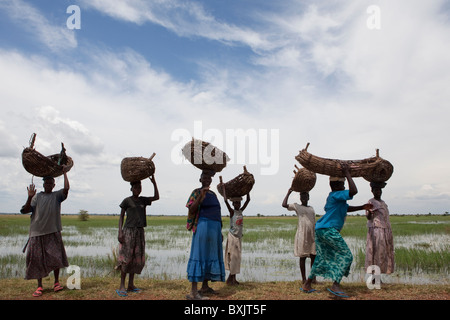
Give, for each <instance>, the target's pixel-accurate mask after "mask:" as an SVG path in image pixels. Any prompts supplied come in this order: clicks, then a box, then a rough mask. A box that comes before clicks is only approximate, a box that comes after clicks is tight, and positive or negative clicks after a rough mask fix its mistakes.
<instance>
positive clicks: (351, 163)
mask: <svg viewBox="0 0 450 320" xmlns="http://www.w3.org/2000/svg"><path fill="white" fill-rule="evenodd" d="M308 146H309V143H308V144H307V145H306V148H305V149H303V150H301V151H300V153H299V154H298V155H297V156H296V157H295V159H297V161H298V162H300V164H301V165H302V166H303V167H305V168H306V169H308V170H310V171H313V172H315V173H320V174H324V175H328V176H332V177H345V175H344V173H343V171H342V166H341V164H342V163H346V164H347V165H348V167H349V171H350V175H351V176H352V177H367V178H368V179H375V180H380V179H384V180H383V181H386V180H388V179H389V178H390V177H391V175H392V173H393V170H394V168H393V166H392V165H391V164H390V162H389V161H387V160H384V159H382V158H381V157H380V156H379V154H378V152H379V151H378V149H377V155H376V156H375V157H371V158H367V159H363V160H338V159H327V158H321V157H317V156H315V155H313V154H311V153H309V152H308V151H307V149H308ZM375 180H370V181H375Z"/></svg>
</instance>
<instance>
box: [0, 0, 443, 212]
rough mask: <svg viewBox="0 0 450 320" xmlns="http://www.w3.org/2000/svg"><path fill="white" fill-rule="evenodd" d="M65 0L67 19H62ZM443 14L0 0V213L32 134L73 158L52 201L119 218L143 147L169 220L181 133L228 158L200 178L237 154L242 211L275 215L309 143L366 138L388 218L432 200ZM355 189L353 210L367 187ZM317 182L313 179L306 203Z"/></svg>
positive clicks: (391, 7)
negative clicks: (380, 172)
mask: <svg viewBox="0 0 450 320" xmlns="http://www.w3.org/2000/svg"><path fill="white" fill-rule="evenodd" d="M70 5H76V6H78V7H79V8H80V18H81V29H74V30H70V29H68V28H67V26H66V21H67V19H68V18H69V17H70V16H71V14H68V13H66V9H67V8H68V7H69V6H70ZM371 6H375V8H377V9H378V10H379V15H377V16H376V17H377V18H379V20H377V21H379V25H377V26H378V27H379V28H372V27H373V24H372V25H370V23H373V21H375V20H371V19H372V18H373V17H374V16H373V11H370V10H369V11H368V9H369V8H370V7H371ZM449 12H450V11H449V6H448V2H446V1H443V0H433V1H403V0H401V1H400V0H399V1H361V0H354V1H343V0H342V1H338V0H336V1H320V2H319V1H276V2H275V1H256V0H253V1H250V0H249V1H247V0H240V1H238V0H233V1H218V0H213V1H210V0H209V1H179V0H160V1H142V0H133V1H118V0H116V1H106V0H96V1H88V0H85V1H75V0H73V1H25V0H17V1H7V0H0V70H2V72H1V73H0V84H1V85H0V97H1V98H2V111H3V112H2V114H3V117H2V118H1V119H0V138H1V139H0V170H1V173H2V179H1V182H0V203H1V205H0V212H17V211H18V209H19V208H20V206H21V205H22V204H23V202H24V201H25V200H26V186H27V185H28V184H29V183H30V182H31V176H30V174H28V173H27V172H26V171H25V170H24V169H23V167H22V165H21V152H22V150H23V148H24V147H26V146H27V145H28V140H29V138H30V136H31V134H32V133H33V132H35V133H37V140H36V149H37V150H38V151H40V152H41V153H44V154H53V153H56V152H58V151H59V146H60V142H64V144H65V146H66V148H67V152H68V154H69V155H70V156H71V157H72V158H73V159H74V161H75V166H74V168H73V169H72V170H71V171H70V173H69V178H70V182H71V193H70V197H69V199H68V200H67V201H66V202H65V203H64V205H63V212H65V213H77V212H78V211H79V210H80V209H84V210H88V211H89V212H92V213H118V212H119V210H118V209H119V207H118V204H119V203H120V202H121V200H122V199H123V198H125V197H126V196H128V195H129V194H130V191H129V186H128V184H127V183H126V182H124V181H123V180H122V179H121V176H120V161H121V159H122V158H124V157H127V156H150V155H151V154H152V153H153V152H156V154H157V156H156V157H155V159H154V160H155V164H156V168H157V171H156V179H157V182H158V186H159V188H160V193H161V200H160V201H158V202H157V203H155V204H154V205H153V206H152V207H151V208H150V209H149V213H150V214H152V213H155V214H184V213H185V211H186V210H185V209H184V204H185V202H186V199H187V197H188V196H189V194H190V192H191V191H192V189H194V188H195V187H197V186H198V176H199V173H200V172H199V171H198V170H197V169H196V168H194V167H193V166H192V165H191V164H189V163H187V162H186V161H184V162H183V161H181V159H182V158H180V155H179V152H178V150H179V149H180V146H182V145H183V143H184V142H185V140H186V139H187V137H188V136H192V135H194V136H196V137H197V138H200V139H201V138H204V140H209V141H211V142H213V143H215V144H216V145H218V146H220V147H222V148H223V149H225V151H226V152H227V153H228V154H230V156H231V162H230V163H229V164H228V166H227V168H226V169H225V170H224V171H223V172H221V173H220V174H218V175H216V178H214V181H213V190H215V185H216V184H217V183H218V182H219V181H218V176H219V175H222V176H223V178H224V180H225V181H227V180H230V179H232V178H233V177H235V176H236V175H238V174H239V173H241V172H242V166H243V165H244V164H245V165H247V168H248V169H249V171H250V172H252V173H253V174H254V175H255V179H256V184H255V187H254V190H253V192H252V202H251V204H250V205H249V207H248V209H247V211H248V212H247V214H252V215H256V214H257V213H261V214H265V215H278V214H283V213H288V212H285V211H284V209H283V208H282V207H281V202H282V200H283V198H284V196H285V194H286V192H287V189H288V188H289V186H290V182H291V180H292V177H293V173H292V170H293V169H294V164H297V165H298V163H297V162H296V160H295V159H294V157H295V155H297V154H298V152H299V150H300V149H302V148H303V147H304V146H305V145H306V143H308V142H310V143H311V145H310V147H309V149H308V150H309V151H310V152H311V153H314V154H316V155H319V156H323V157H327V158H338V159H362V158H367V157H369V156H372V155H374V154H375V149H377V148H379V149H380V154H381V156H382V157H384V158H385V159H387V160H389V161H391V162H392V164H393V165H394V168H395V169H394V175H393V176H392V178H391V179H390V180H389V181H388V186H387V187H386V189H385V190H384V194H383V198H384V199H385V200H386V202H387V203H388V205H389V207H390V209H391V212H392V213H425V214H426V213H428V212H432V213H444V212H446V211H449V209H450V182H449V181H450V169H449V165H448V159H449V158H450V149H449V148H448V146H447V145H448V142H447V140H448V132H447V131H448V130H447V129H446V128H447V126H448V119H449V118H450V111H449V109H450V108H449V107H448V101H449V100H450V99H449V98H450V93H449V91H448V84H449V83H450V72H449V70H450V61H449V59H448V53H449V51H450V39H449V37H448V34H449V31H450V19H449ZM233 134H234V137H237V136H240V137H242V136H243V137H244V138H245V139H244V141H245V142H246V143H247V144H246V145H245V150H241V149H239V147H238V146H237V145H236V144H234V145H233V144H232V143H231V142H232V141H230V140H232V138H233ZM226 147H229V149H226ZM251 156H253V158H251ZM180 162H182V163H180ZM34 181H35V183H36V185H37V186H38V188H41V185H40V181H39V179H37V178H35V179H34ZM356 183H357V186H358V188H359V191H360V192H359V193H358V195H357V196H355V198H354V200H353V201H352V204H355V205H356V204H362V203H365V202H366V201H367V200H368V199H369V198H371V196H372V195H371V193H370V190H369V187H368V183H367V182H366V181H365V180H363V179H362V178H357V179H356ZM58 186H62V180H61V179H58V180H57V187H58ZM328 192H329V187H328V180H327V177H325V176H319V177H318V180H317V184H316V187H315V188H314V189H313V190H312V191H311V200H310V204H311V205H312V206H313V207H314V208H315V210H316V212H317V213H319V214H322V213H323V205H324V203H325V199H326V196H327V194H328ZM152 193H153V190H152V187H151V184H150V182H149V181H146V182H144V185H143V193H142V194H143V195H151V194H152ZM290 201H291V202H293V201H298V196H297V195H292V196H291V199H290ZM289 214H290V213H289Z"/></svg>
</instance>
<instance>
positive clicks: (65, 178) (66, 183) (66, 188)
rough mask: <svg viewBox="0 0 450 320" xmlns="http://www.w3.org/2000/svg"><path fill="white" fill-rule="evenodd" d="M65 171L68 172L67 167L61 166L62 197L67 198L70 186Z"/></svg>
mask: <svg viewBox="0 0 450 320" xmlns="http://www.w3.org/2000/svg"><path fill="white" fill-rule="evenodd" d="M67 171H69V168H68V167H67V166H63V174H64V189H63V193H64V197H65V198H67V196H68V194H69V189H70V184H69V178H67Z"/></svg>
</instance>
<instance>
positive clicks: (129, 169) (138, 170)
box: [120, 153, 156, 182]
mask: <svg viewBox="0 0 450 320" xmlns="http://www.w3.org/2000/svg"><path fill="white" fill-rule="evenodd" d="M155 155H156V154H155V153H153V154H152V156H151V157H150V158H144V157H127V158H123V159H122V162H121V163H120V173H121V174H122V178H123V180H125V181H128V182H134V181H141V180H144V179H147V178H148V177H150V176H152V175H153V174H154V173H155V164H154V163H153V161H152V159H153V157H154V156H155Z"/></svg>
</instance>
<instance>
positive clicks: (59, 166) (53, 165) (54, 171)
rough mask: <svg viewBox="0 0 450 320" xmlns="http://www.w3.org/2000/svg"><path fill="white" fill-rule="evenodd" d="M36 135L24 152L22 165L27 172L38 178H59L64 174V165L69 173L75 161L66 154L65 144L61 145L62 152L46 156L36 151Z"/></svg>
mask: <svg viewBox="0 0 450 320" xmlns="http://www.w3.org/2000/svg"><path fill="white" fill-rule="evenodd" d="M35 139H36V134H35V133H33V135H32V136H31V139H30V146H29V147H27V148H25V149H24V150H23V152H22V165H23V167H24V168H25V170H26V171H27V172H29V173H31V174H32V175H34V176H36V177H53V178H56V177H59V176H61V175H62V174H63V165H64V166H66V167H67V168H68V170H67V171H69V170H70V169H71V168H72V167H73V160H72V158H71V157H68V156H67V155H66V153H65V150H66V149H65V148H64V144H63V143H61V147H62V149H61V152H60V153H59V154H53V155H50V156H44V155H42V154H41V153H39V152H38V151H36V150H35V149H34V141H35Z"/></svg>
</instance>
